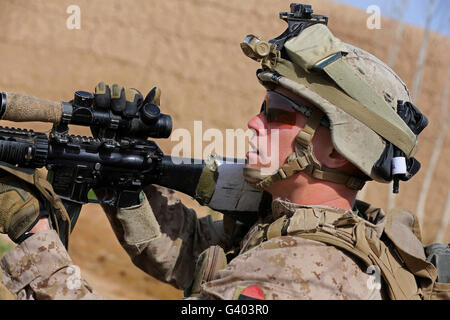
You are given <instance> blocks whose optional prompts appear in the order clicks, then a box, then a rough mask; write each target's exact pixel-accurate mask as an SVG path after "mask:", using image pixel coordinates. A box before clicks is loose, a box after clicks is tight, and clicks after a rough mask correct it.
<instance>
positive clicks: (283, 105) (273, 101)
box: [261, 92, 296, 125]
mask: <svg viewBox="0 0 450 320" xmlns="http://www.w3.org/2000/svg"><path fill="white" fill-rule="evenodd" d="M263 109H264V110H263ZM261 112H263V113H264V115H265V116H266V119H267V121H268V122H269V123H280V124H289V125H295V122H296V111H295V109H294V108H293V106H292V102H291V101H289V100H288V99H286V98H284V97H283V96H281V95H279V94H277V93H274V92H269V93H268V94H267V97H266V100H265V101H264V102H263V106H262V108H261Z"/></svg>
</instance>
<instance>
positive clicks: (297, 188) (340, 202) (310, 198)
mask: <svg viewBox="0 0 450 320" xmlns="http://www.w3.org/2000/svg"><path fill="white" fill-rule="evenodd" d="M267 191H268V192H269V193H270V194H272V197H273V199H278V198H280V199H281V200H286V201H290V202H292V203H297V204H301V205H321V206H330V207H335V208H341V209H344V210H352V207H353V204H354V203H355V200H356V195H357V191H356V190H352V189H349V188H347V187H346V186H344V185H341V184H336V183H332V182H328V181H322V180H317V179H314V178H311V177H309V176H307V175H306V174H303V175H295V176H292V177H290V178H288V179H286V180H282V181H278V182H277V183H275V184H273V185H272V186H270V187H269V188H268V189H267Z"/></svg>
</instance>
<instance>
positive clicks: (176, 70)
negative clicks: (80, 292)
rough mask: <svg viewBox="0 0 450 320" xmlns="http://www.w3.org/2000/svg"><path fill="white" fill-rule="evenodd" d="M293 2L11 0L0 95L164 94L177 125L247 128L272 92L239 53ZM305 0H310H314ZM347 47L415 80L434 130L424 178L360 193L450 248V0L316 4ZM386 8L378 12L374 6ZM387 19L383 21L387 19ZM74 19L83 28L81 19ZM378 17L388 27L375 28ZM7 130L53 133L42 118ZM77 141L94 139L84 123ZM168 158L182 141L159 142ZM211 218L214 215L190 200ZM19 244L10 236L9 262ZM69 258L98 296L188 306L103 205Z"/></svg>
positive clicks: (279, 28)
mask: <svg viewBox="0 0 450 320" xmlns="http://www.w3.org/2000/svg"><path fill="white" fill-rule="evenodd" d="M290 2H291V1H284V0H276V1H275V0H246V1H240V0H227V1H218V0H169V1H167V0H131V1H120V0H95V1H89V0H70V1H66V0H34V1H29V0H1V1H0V30H1V32H0V70H1V72H0V91H11V92H20V93H27V94H30V95H34V96H37V97H41V98H47V99H51V100H56V101H68V100H70V99H71V98H72V96H73V93H74V92H75V91H76V90H87V91H93V89H94V87H95V85H96V84H97V82H99V81H105V82H106V83H110V84H112V83H119V84H122V85H123V86H126V87H135V88H138V89H139V90H141V91H142V92H143V94H144V95H145V94H146V93H147V92H148V91H149V90H150V89H151V88H152V87H153V86H155V85H157V86H159V87H160V88H161V90H162V97H161V109H162V111H163V112H164V113H168V114H170V115H171V116H172V118H173V120H174V129H177V128H186V129H188V130H190V131H193V123H194V120H202V121H203V130H204V131H205V130H206V129H208V128H218V129H220V130H222V131H223V133H225V129H238V128H242V129H244V130H245V129H246V128H247V121H248V120H249V119H250V118H251V117H253V116H254V115H255V114H256V113H257V112H258V111H259V106H260V103H261V101H262V99H263V95H264V88H263V87H262V86H260V85H259V83H258V82H257V80H256V77H255V70H256V69H257V68H258V67H259V65H258V64H257V63H256V62H253V61H251V60H250V59H248V58H246V57H245V56H244V55H243V54H242V52H241V49H240V47H239V43H240V42H241V40H242V39H243V38H244V37H245V36H246V35H247V34H249V33H254V34H256V35H259V36H261V37H263V38H265V39H271V38H273V37H275V36H278V35H279V34H281V33H282V32H283V31H284V29H285V25H286V24H285V23H284V22H283V21H281V20H280V19H279V18H278V13H279V12H280V11H289V4H290ZM305 2H306V0H305ZM307 3H309V4H311V5H312V6H313V8H314V10H315V13H317V14H324V15H327V16H329V27H330V29H331V30H332V31H333V33H334V34H335V35H336V36H337V37H339V38H340V39H342V40H343V41H345V42H349V43H351V44H353V45H356V46H359V47H361V48H363V49H364V50H367V51H369V52H371V53H372V54H374V55H375V56H377V57H378V58H380V59H381V60H383V61H385V62H386V63H387V64H389V65H390V66H391V67H393V69H394V70H395V71H396V72H397V73H398V74H399V76H400V77H401V78H402V79H403V80H404V81H405V82H406V84H407V86H408V88H409V89H410V91H411V94H412V97H413V100H414V101H413V102H414V104H416V105H417V106H418V107H419V108H420V109H421V110H422V112H423V113H424V114H425V115H426V116H427V117H428V119H429V121H430V124H429V126H428V127H427V128H426V129H425V130H424V132H423V133H422V134H421V135H420V139H419V152H418V153H417V155H416V158H417V159H418V160H419V161H420V162H421V163H422V169H421V170H420V172H419V173H418V174H417V175H416V176H415V177H414V178H413V179H412V180H411V181H409V182H408V183H407V184H401V186H400V194H399V195H396V196H394V195H393V194H392V192H391V190H392V186H389V185H377V184H371V183H369V184H367V186H366V187H365V188H364V189H363V190H362V192H361V193H360V198H361V199H363V200H365V201H368V202H370V203H372V204H373V205H376V206H379V207H382V208H384V209H389V208H393V207H401V208H406V209H408V210H411V211H412V212H414V213H415V214H417V215H418V217H419V219H420V221H421V225H422V229H423V234H424V242H425V243H426V244H429V243H433V242H450V223H449V221H450V170H449V168H448V166H447V165H448V162H449V160H450V130H448V127H449V126H448V125H449V121H450V116H449V107H448V100H449V98H448V90H449V88H448V87H449V83H448V82H449V71H450V67H449V54H448V52H449V51H450V40H449V35H450V28H449V12H450V10H449V9H450V2H449V1H447V0H429V1H425V0H393V1H387V0H384V1H382V0H380V1H376V0H367V1H366V0H364V1H360V0H358V1H356V0H345V1H344V0H342V1H328V0H309V1H308V2H307ZM71 5H76V6H78V7H79V8H80V18H81V19H80V29H70V28H67V22H68V19H70V16H71V15H72V13H71V12H70V13H67V11H66V10H67V9H68V7H69V6H71ZM374 6H376V7H374ZM378 13H379V14H380V20H379V21H378V20H377V18H378V16H377V14H378ZM72 22H73V21H72ZM377 22H379V23H378V24H377ZM0 125H2V126H15V127H22V128H31V129H34V130H35V131H45V132H48V131H49V130H50V128H51V127H50V125H47V124H42V123H21V124H18V123H11V122H7V121H1V122H0ZM72 132H73V133H75V134H83V135H89V131H88V130H86V129H85V128H75V129H74V130H73V131H72ZM157 143H158V144H159V145H160V147H161V148H162V150H163V151H164V152H166V153H170V151H171V147H172V146H173V145H174V144H176V143H175V142H171V141H170V139H167V140H158V141H157ZM180 197H181V198H182V200H183V202H184V203H185V204H186V205H187V206H188V207H192V208H194V209H196V210H197V212H198V214H199V215H200V216H201V215H204V214H207V213H208V211H207V210H206V209H205V208H202V207H200V206H199V205H198V204H196V203H195V202H194V201H193V200H192V199H190V198H189V197H187V196H184V195H182V194H180ZM12 246H13V244H12V243H11V242H9V241H8V240H7V239H6V238H5V237H1V238H0V255H1V254H2V253H4V252H5V251H7V250H9V249H10V248H11V247H12ZM69 253H70V255H71V257H72V259H73V260H74V262H75V263H76V264H78V265H79V266H80V267H81V270H82V274H83V276H84V277H85V278H86V279H87V281H88V282H89V283H90V284H91V285H92V286H93V287H94V289H95V290H96V291H97V292H98V293H100V294H102V295H103V296H105V297H106V298H110V299H180V298H181V297H182V292H181V291H179V290H176V289H174V288H172V287H170V286H169V285H166V284H163V283H161V282H159V281H157V280H155V279H153V278H152V277H150V276H148V275H146V274H145V273H143V272H142V271H140V270H138V269H137V268H136V267H135V266H134V265H133V264H132V263H131V261H130V260H129V258H128V256H127V254H126V253H125V252H124V251H123V250H122V248H121V247H120V245H119V243H118V241H117V240H116V238H115V236H114V235H113V232H112V229H111V227H110V225H109V223H108V221H107V219H106V218H105V216H104V214H103V212H102V210H101V208H100V207H99V206H98V205H94V204H90V205H86V206H85V207H84V208H83V210H82V213H81V216H80V219H79V222H78V223H77V225H76V227H75V230H74V232H73V233H72V238H71V247H70V250H69Z"/></svg>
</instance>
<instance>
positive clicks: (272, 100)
mask: <svg viewBox="0 0 450 320" xmlns="http://www.w3.org/2000/svg"><path fill="white" fill-rule="evenodd" d="M274 91H275V93H273V92H271V91H268V92H267V94H266V97H265V99H264V103H263V107H262V108H261V109H262V110H261V112H260V113H259V114H258V115H256V116H255V117H253V118H252V119H251V120H250V121H249V122H248V127H249V128H250V129H252V130H254V132H255V134H254V136H253V137H252V139H250V141H249V144H250V149H253V150H252V151H250V152H248V153H247V160H248V161H247V167H249V168H258V169H261V172H262V173H263V174H267V175H270V174H272V173H273V172H274V171H275V170H277V169H278V168H279V167H280V166H281V165H283V164H284V163H286V159H287V158H288V156H289V155H291V154H292V153H293V152H294V151H295V138H296V136H297V134H298V132H299V131H300V130H301V129H303V128H304V126H305V124H306V121H307V118H306V116H304V115H303V114H302V113H300V112H297V111H295V109H293V107H292V102H295V103H298V104H301V105H305V106H308V107H310V108H315V106H314V105H313V104H312V103H310V102H309V101H307V100H305V99H303V98H301V97H299V96H297V95H295V94H293V93H291V92H290V91H288V90H286V89H283V88H277V89H275V90H274ZM280 95H281V96H280ZM286 97H287V98H288V99H286ZM313 146H314V154H315V156H316V158H317V160H319V161H320V158H321V157H322V154H324V153H326V152H327V151H328V150H329V149H330V148H331V149H332V148H333V145H332V142H331V135H330V131H329V129H328V128H325V127H322V126H319V128H318V129H317V131H316V134H315V135H314V138H313Z"/></svg>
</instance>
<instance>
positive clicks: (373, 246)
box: [240, 201, 450, 300]
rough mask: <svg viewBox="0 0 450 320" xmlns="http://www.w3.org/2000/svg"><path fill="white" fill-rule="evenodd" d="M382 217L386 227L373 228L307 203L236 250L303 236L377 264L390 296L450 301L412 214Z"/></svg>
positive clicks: (398, 212) (258, 231) (449, 291)
mask: <svg viewBox="0 0 450 320" xmlns="http://www.w3.org/2000/svg"><path fill="white" fill-rule="evenodd" d="M358 202H359V205H361V204H362V205H364V206H366V208H368V209H369V210H371V208H370V207H369V205H368V204H365V203H363V202H360V201H358ZM385 218H386V224H385V228H384V230H376V228H374V225H373V224H371V223H369V222H368V221H367V220H365V219H363V218H361V217H359V216H358V215H356V214H354V213H352V212H347V213H345V214H342V213H339V212H336V211H333V210H326V209H323V208H320V209H318V208H308V207H305V208H302V209H299V210H296V212H295V213H293V214H292V215H291V216H286V215H285V216H282V217H280V218H279V219H277V220H275V221H274V222H272V223H270V224H263V225H259V227H258V228H257V229H256V231H255V232H253V233H252V234H251V235H250V237H249V239H248V240H247V241H246V242H245V244H244V246H243V248H242V250H241V252H240V254H242V253H244V252H245V251H247V250H250V249H251V248H253V247H255V246H257V245H259V244H260V243H262V242H263V241H267V240H269V239H271V238H274V237H280V236H296V237H302V238H306V239H310V240H315V241H319V242H322V243H326V244H329V245H332V246H335V247H338V248H340V249H342V250H344V251H345V252H347V253H349V254H350V255H353V256H356V257H358V258H359V259H360V260H361V261H363V262H364V264H365V265H366V266H367V267H369V266H377V267H378V268H379V269H380V271H381V275H382V277H383V279H384V282H385V284H386V293H387V294H388V296H389V298H390V299H393V300H394V299H395V300H397V299H400V300H405V299H408V300H422V299H424V300H430V299H450V284H447V283H438V282H436V279H437V270H436V268H435V266H434V265H433V264H432V263H430V262H428V261H427V260H426V257H425V253H424V249H423V245H422V242H421V235H420V229H419V226H418V222H417V219H416V217H415V216H414V215H413V214H412V213H410V212H408V211H406V210H394V211H391V212H389V214H388V215H387V216H386V217H385ZM380 235H381V237H380Z"/></svg>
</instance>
